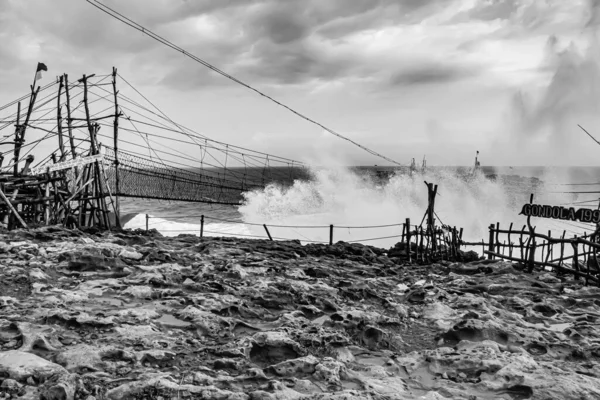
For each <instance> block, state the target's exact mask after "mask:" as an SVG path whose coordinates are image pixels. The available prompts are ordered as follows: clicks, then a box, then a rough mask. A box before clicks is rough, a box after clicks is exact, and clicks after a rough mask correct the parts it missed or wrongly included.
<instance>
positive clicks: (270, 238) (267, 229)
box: [263, 224, 273, 242]
mask: <svg viewBox="0 0 600 400" xmlns="http://www.w3.org/2000/svg"><path fill="white" fill-rule="evenodd" d="M263 228H265V232H267V236H268V237H269V240H270V241H271V242H272V241H273V237H272V236H271V232H269V228H267V224H263Z"/></svg>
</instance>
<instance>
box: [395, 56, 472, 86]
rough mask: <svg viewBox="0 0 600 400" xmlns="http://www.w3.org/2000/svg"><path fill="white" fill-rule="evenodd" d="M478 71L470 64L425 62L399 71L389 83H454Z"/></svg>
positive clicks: (408, 84)
mask: <svg viewBox="0 0 600 400" xmlns="http://www.w3.org/2000/svg"><path fill="white" fill-rule="evenodd" d="M477 73H478V71H477V70H476V69H475V68H473V67H470V66H459V65H447V64H441V63H439V64H438V63H430V62H423V63H422V64H420V65H414V66H412V67H410V68H405V69H402V70H400V71H397V72H396V73H394V74H393V75H392V77H391V78H390V80H389V83H390V84H391V85H393V86H412V85H425V84H433V83H452V82H456V81H460V80H463V79H465V78H467V77H469V76H473V75H475V74H477Z"/></svg>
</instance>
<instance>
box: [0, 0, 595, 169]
mask: <svg viewBox="0 0 600 400" xmlns="http://www.w3.org/2000/svg"><path fill="white" fill-rule="evenodd" d="M104 3H105V4H107V5H109V6H111V7H113V8H115V9H116V10H118V11H120V12H122V13H123V14H125V15H126V16H128V17H130V18H132V19H133V20H135V21H137V22H139V23H141V24H142V25H144V26H145V27H147V28H148V29H150V30H152V31H154V32H156V33H158V34H160V35H162V36H164V37H165V38H168V39H169V40H171V41H172V42H174V43H176V44H178V45H179V46H181V47H183V48H185V49H186V50H188V51H189V52H191V53H193V54H195V55H197V56H199V57H201V58H203V59H205V60H206V61H208V62H210V63H212V64H214V65H216V66H218V67H219V68H221V69H223V70H225V71H227V72H229V73H230V74H232V75H234V76H236V77H238V78H239V79H241V80H243V81H245V82H247V83H249V84H251V85H253V86H255V87H257V88H259V89H260V90H263V91H265V92H266V93H268V94H270V95H272V96H273V97H275V98H277V99H279V100H281V101H282V102H284V103H285V104H287V105H289V106H291V107H293V108H296V109H297V110H299V111H301V112H303V113H305V114H307V115H308V116H310V117H312V118H314V119H316V120H317V121H319V122H321V123H322V124H324V125H326V126H328V127H330V128H332V129H334V130H336V131H337V132H339V133H341V134H344V135H346V136H348V137H350V138H352V139H353V140H356V141H358V142H360V143H362V144H364V145H366V146H367V147H370V148H372V149H374V150H376V151H379V152H381V153H383V154H385V155H386V156H388V157H390V158H392V159H395V160H397V161H399V162H402V163H409V162H410V158H412V157H415V158H417V159H420V158H422V157H423V155H424V154H426V155H427V158H428V162H429V164H436V165H465V164H471V163H472V159H473V156H474V153H475V151H476V150H480V151H481V153H482V164H488V165H490V164H491V165H540V164H575V165H598V162H597V159H598V157H597V156H598V155H599V154H600V146H598V145H595V144H594V143H593V142H592V141H591V140H590V139H589V138H587V137H586V136H585V135H584V134H583V133H582V132H581V131H580V130H579V128H577V124H578V123H580V124H582V125H583V126H584V127H586V128H587V129H588V130H589V131H591V132H592V133H595V134H596V135H597V137H598V138H599V139H600V120H599V119H598V117H597V116H596V115H600V114H599V113H598V111H599V110H598V101H599V100H600V91H599V90H598V89H599V85H600V74H599V69H598V68H599V65H600V64H599V63H598V59H599V56H600V53H599V50H598V49H599V47H598V46H597V43H596V41H595V40H596V39H595V37H596V36H595V35H596V32H595V31H596V29H597V25H598V21H600V19H599V18H598V17H596V16H595V15H596V11H595V10H596V7H594V5H593V3H597V2H595V1H588V0H569V1H565V0H485V1H484V0H456V1H455V0H297V1H296V0H286V1H283V0H193V1H192V0H152V1H148V0H120V1H116V0H104ZM38 61H41V62H44V63H45V64H46V65H47V66H48V73H47V74H46V75H45V78H44V80H43V81H42V82H41V83H42V84H44V83H47V82H50V81H52V80H54V79H55V76H57V75H60V74H62V73H63V72H66V73H68V74H69V75H70V76H72V77H80V76H81V75H82V74H83V73H87V74H91V73H98V74H101V73H109V72H110V70H111V67H112V66H116V67H117V68H118V69H119V72H120V73H121V75H123V76H124V77H126V78H127V79H128V80H129V81H130V82H132V83H133V84H134V85H136V86H137V87H138V89H140V90H141V91H142V92H143V93H145V94H146V95H147V96H148V97H150V98H151V99H152V100H153V101H154V102H155V103H156V104H157V105H159V106H160V107H161V108H162V109H164V110H165V111H166V112H167V113H168V114H169V115H170V116H171V117H172V118H173V119H175V120H176V121H180V122H181V123H183V124H185V125H187V126H190V127H193V128H194V129H196V130H197V131H199V132H202V133H204V134H205V135H207V136H209V137H211V138H214V139H218V140H222V141H225V142H228V143H232V144H237V145H242V146H247V147H251V148H253V149H256V150H260V151H264V152H269V153H273V154H277V155H281V156H286V157H291V158H294V159H302V160H305V159H310V158H311V157H312V158H313V159H314V157H315V155H317V154H318V155H322V154H332V155H333V154H335V155H336V156H337V157H338V158H341V159H343V160H344V162H346V163H348V164H366V165H370V164H379V165H383V164H385V162H384V161H382V160H378V159H377V158H375V157H373V156H371V155H369V154H366V153H364V152H363V151H361V150H360V149H357V148H354V147H353V146H352V145H350V144H349V143H347V142H344V141H342V140H340V139H338V138H335V137H333V136H331V135H330V134H328V133H325V132H323V130H322V129H320V128H318V127H316V126H314V125H311V124H310V123H308V122H306V121H304V120H302V119H300V118H298V117H296V116H294V115H293V114H291V113H289V112H288V111H286V110H284V109H281V108H279V107H278V106H276V105H274V104H272V103H270V102H269V101H267V100H265V99H264V98H261V97H260V96H258V95H256V94H254V93H252V92H250V91H248V90H247V89H245V88H243V87H240V86H238V85H236V84H234V83H232V82H230V81H228V80H227V79H225V78H223V77H221V76H218V75H215V74H213V73H211V72H209V71H208V70H207V69H206V68H205V67H203V66H201V65H199V64H197V63H196V62H193V61H192V60H190V59H188V58H186V57H185V56H183V55H182V54H180V53H177V52H175V51H173V50H171V49H169V48H166V47H164V46H162V45H160V44H159V43H157V42H155V41H153V40H151V39H150V38H148V37H147V36H145V35H143V34H142V33H139V32H137V31H135V30H133V29H132V28H130V27H128V26H126V25H124V24H122V23H120V22H118V21H116V20H114V19H111V18H110V17H109V16H107V15H106V14H104V13H102V12H100V11H99V10H97V9H96V8H94V7H93V6H91V5H90V4H88V3H87V2H86V1H84V0H52V1H50V0H2V1H0V104H4V103H7V102H9V101H11V100H12V99H14V98H16V97H18V96H20V95H23V94H25V93H26V92H27V90H28V85H29V84H30V83H31V80H32V77H33V73H34V71H35V66H36V63H37V62H38Z"/></svg>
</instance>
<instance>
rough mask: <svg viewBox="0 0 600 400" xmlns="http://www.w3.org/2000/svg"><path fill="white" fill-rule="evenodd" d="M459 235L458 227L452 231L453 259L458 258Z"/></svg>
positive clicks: (451, 253) (451, 254)
mask: <svg viewBox="0 0 600 400" xmlns="http://www.w3.org/2000/svg"><path fill="white" fill-rule="evenodd" d="M457 235H458V233H457V232H456V227H454V229H453V230H452V251H451V252H450V256H451V257H456V256H458V237H457Z"/></svg>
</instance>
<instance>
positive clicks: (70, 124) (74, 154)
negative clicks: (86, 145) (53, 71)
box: [64, 74, 77, 171]
mask: <svg viewBox="0 0 600 400" xmlns="http://www.w3.org/2000/svg"><path fill="white" fill-rule="evenodd" d="M64 77H65V95H66V97H67V130H68V133H69V144H70V145H71V157H73V159H75V158H77V152H76V151H75V138H74V137H73V119H72V118H71V97H70V96H69V76H68V75H67V74H65V75H64ZM76 171H77V169H76Z"/></svg>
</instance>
